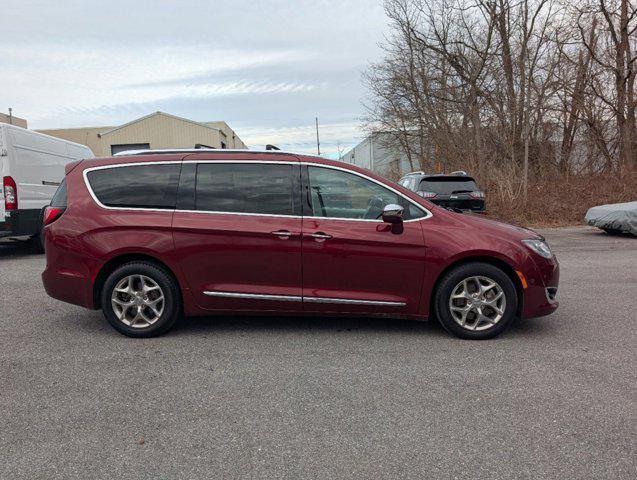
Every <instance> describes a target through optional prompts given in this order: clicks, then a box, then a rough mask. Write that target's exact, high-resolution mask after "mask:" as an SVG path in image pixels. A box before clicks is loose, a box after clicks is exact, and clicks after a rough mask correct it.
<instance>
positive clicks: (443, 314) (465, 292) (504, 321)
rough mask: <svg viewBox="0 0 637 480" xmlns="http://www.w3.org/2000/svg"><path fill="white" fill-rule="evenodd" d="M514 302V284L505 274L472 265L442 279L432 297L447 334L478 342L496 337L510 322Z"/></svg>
mask: <svg viewBox="0 0 637 480" xmlns="http://www.w3.org/2000/svg"><path fill="white" fill-rule="evenodd" d="M517 301H518V298H517V293H516V290H515V285H514V284H513V282H512V281H511V279H510V278H509V276H508V275H507V274H506V273H504V272H503V271H502V270H500V269H499V268H497V267H495V266H493V265H490V264H488V263H478V262H476V263H468V264H465V265H461V266H459V267H456V268H454V269H453V270H451V271H450V272H448V273H447V274H446V275H445V276H444V278H443V279H442V280H441V282H440V285H439V286H438V289H437V290H436V294H435V296H434V308H435V312H436V316H437V317H438V320H439V321H440V323H441V324H442V326H443V327H444V328H445V329H446V330H447V331H448V332H450V333H452V334H454V335H456V336H458V337H460V338H467V339H475V340H481V339H487V338H493V337H495V336H497V335H499V334H500V333H501V332H502V331H503V330H504V329H505V328H506V327H507V326H508V325H509V324H510V323H511V322H512V321H513V319H514V317H515V312H516V310H517Z"/></svg>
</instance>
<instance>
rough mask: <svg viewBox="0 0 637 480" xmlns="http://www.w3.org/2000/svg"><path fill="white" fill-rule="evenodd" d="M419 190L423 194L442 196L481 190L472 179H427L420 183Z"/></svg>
mask: <svg viewBox="0 0 637 480" xmlns="http://www.w3.org/2000/svg"><path fill="white" fill-rule="evenodd" d="M418 190H419V191H421V192H435V193H438V194H441V195H451V194H452V193H462V192H475V191H476V190H479V188H478V186H477V185H476V182H474V181H473V179H472V178H467V179H463V178H444V177H441V178H426V179H424V180H423V181H422V182H420V186H419V187H418Z"/></svg>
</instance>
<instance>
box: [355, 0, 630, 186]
mask: <svg viewBox="0 0 637 480" xmlns="http://www.w3.org/2000/svg"><path fill="white" fill-rule="evenodd" d="M385 10H386V12H387V15H388V17H389V20H390V24H391V27H392V28H391V32H392V33H391V35H390V36H389V37H388V38H387V40H386V42H385V44H384V48H385V54H386V55H385V58H384V60H383V61H381V62H379V63H377V64H374V65H372V66H371V67H370V69H369V71H368V72H367V73H366V74H365V80H366V83H367V85H368V87H369V89H370V92H371V98H370V101H369V102H368V104H367V108H368V117H367V123H366V124H367V127H368V129H369V130H371V131H378V130H382V131H383V132H390V133H391V134H392V135H391V136H388V135H385V138H392V139H394V140H395V145H398V146H399V148H400V149H401V150H402V151H403V152H404V153H405V155H406V156H407V158H408V160H409V163H410V164H411V165H412V167H421V168H423V169H428V170H431V169H436V168H437V167H441V168H442V169H457V168H463V167H464V168H473V169H474V170H475V171H476V172H478V176H480V177H481V179H482V181H483V182H485V183H487V184H489V183H493V184H497V185H498V188H500V189H501V190H502V192H503V194H506V195H509V196H510V197H511V198H515V197H517V196H519V195H521V196H523V197H524V198H526V196H527V191H528V188H529V182H530V180H531V179H535V178H541V177H542V176H546V175H549V174H550V175H559V176H561V177H563V178H564V179H566V180H567V179H568V177H569V176H571V175H578V174H581V173H583V172H588V173H594V172H599V171H604V172H607V173H617V174H620V175H621V174H625V173H626V172H629V171H637V168H636V159H635V154H636V153H637V143H636V142H637V132H636V131H635V107H636V105H635V101H636V98H637V94H636V92H635V83H636V79H635V76H636V75H637V58H636V53H637V43H636V42H637V33H636V29H637V7H636V6H635V4H634V3H631V2H630V1H629V0H583V1H582V2H578V3H577V4H575V3H574V2H573V1H571V0H386V1H385ZM573 19H576V20H577V21H576V22H574V21H573ZM503 172H506V176H505V175H503ZM504 178H506V180H505V179H504ZM496 180H497V181H496ZM503 182H505V183H506V185H505V184H504V183H503Z"/></svg>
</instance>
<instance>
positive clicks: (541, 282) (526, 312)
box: [522, 256, 560, 318]
mask: <svg viewBox="0 0 637 480" xmlns="http://www.w3.org/2000/svg"><path fill="white" fill-rule="evenodd" d="M533 264H534V265H533V266H534V268H530V269H528V270H527V272H523V273H525V276H526V281H527V288H526V289H525V290H524V305H523V309H522V318H533V317H543V316H545V315H550V314H551V313H553V312H554V311H555V310H557V308H558V307H559V305H560V304H559V302H558V301H557V294H558V286H559V282H560V265H559V263H558V262H557V259H556V258H555V256H553V257H552V258H550V259H544V258H542V259H537V260H534V261H533Z"/></svg>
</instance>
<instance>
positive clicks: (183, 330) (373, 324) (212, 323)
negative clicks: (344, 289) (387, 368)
mask: <svg viewBox="0 0 637 480" xmlns="http://www.w3.org/2000/svg"><path fill="white" fill-rule="evenodd" d="M238 331H281V332H290V331H321V332H327V331H333V332H334V333H342V332H388V333H400V332H414V333H428V334H432V335H440V336H445V335H446V332H445V331H444V330H443V329H442V327H441V326H440V324H438V322H418V321H412V320H399V319H392V318H370V317H314V316H307V317H293V316H223V317H214V316H213V317H186V318H183V319H182V320H180V321H179V322H178V323H177V324H176V325H175V327H174V328H173V329H172V330H171V332H169V335H190V334H193V333H204V332H210V333H222V332H238Z"/></svg>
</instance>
